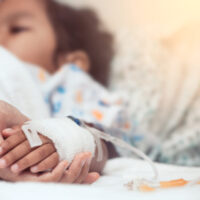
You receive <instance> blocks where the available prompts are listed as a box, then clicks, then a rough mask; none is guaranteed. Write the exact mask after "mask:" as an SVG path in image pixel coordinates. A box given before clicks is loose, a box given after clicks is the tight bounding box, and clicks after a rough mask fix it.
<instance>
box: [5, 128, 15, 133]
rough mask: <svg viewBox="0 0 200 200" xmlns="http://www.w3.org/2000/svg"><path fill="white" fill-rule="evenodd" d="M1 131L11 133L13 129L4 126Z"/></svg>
mask: <svg viewBox="0 0 200 200" xmlns="http://www.w3.org/2000/svg"><path fill="white" fill-rule="evenodd" d="M3 132H6V133H12V132H13V129H12V128H6V129H4V130H3Z"/></svg>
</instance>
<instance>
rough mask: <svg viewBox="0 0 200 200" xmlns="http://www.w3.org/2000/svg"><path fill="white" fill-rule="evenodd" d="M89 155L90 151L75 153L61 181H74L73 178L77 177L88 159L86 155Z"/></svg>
mask: <svg viewBox="0 0 200 200" xmlns="http://www.w3.org/2000/svg"><path fill="white" fill-rule="evenodd" d="M90 155H91V153H80V154H78V155H76V156H75V158H74V160H73V161H72V163H71V165H70V167H69V169H68V170H67V171H66V172H65V174H64V176H63V178H62V179H61V182H62V183H73V182H75V180H76V179H77V178H78V177H79V175H80V173H81V171H82V168H83V166H84V165H85V163H86V161H87V159H88V156H90Z"/></svg>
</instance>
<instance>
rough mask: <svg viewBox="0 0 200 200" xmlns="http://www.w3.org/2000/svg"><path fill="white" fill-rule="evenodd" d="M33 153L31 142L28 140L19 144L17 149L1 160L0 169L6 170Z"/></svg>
mask: <svg viewBox="0 0 200 200" xmlns="http://www.w3.org/2000/svg"><path fill="white" fill-rule="evenodd" d="M30 151H31V147H30V145H29V142H28V141H27V140H26V141H24V142H23V143H21V144H19V145H18V146H17V147H15V148H14V149H12V150H11V151H9V152H8V153H7V154H6V155H4V156H3V157H2V158H1V159H0V168H5V167H8V166H10V165H11V164H13V163H14V162H16V161H17V160H19V159H20V158H23V157H24V156H25V155H27V154H28V153H29V152H30Z"/></svg>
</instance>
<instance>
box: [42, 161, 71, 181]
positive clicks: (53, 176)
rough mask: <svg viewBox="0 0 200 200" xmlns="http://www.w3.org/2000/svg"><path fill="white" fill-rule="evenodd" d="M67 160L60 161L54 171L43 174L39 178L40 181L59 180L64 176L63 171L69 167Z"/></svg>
mask: <svg viewBox="0 0 200 200" xmlns="http://www.w3.org/2000/svg"><path fill="white" fill-rule="evenodd" d="M68 165H69V164H68V162H67V161H62V162H60V163H59V164H58V165H57V166H56V167H55V168H54V170H53V171H52V172H47V173H45V174H43V175H41V176H40V177H39V179H38V181H40V182H58V181H60V179H61V178H62V176H63V173H64V172H65V170H66V169H67V167H68Z"/></svg>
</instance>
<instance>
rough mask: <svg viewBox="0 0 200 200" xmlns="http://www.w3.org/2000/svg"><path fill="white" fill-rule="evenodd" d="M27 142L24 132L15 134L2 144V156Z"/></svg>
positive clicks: (0, 152)
mask: <svg viewBox="0 0 200 200" xmlns="http://www.w3.org/2000/svg"><path fill="white" fill-rule="evenodd" d="M25 140H26V137H25V135H24V134H23V133H22V132H19V133H17V134H14V135H12V136H10V137H9V138H7V139H6V140H5V141H3V142H2V143H1V144H0V155H3V154H5V153H7V152H8V151H10V150H11V149H13V148H14V147H16V146H17V145H18V144H20V143H22V142H24V141H25Z"/></svg>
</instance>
